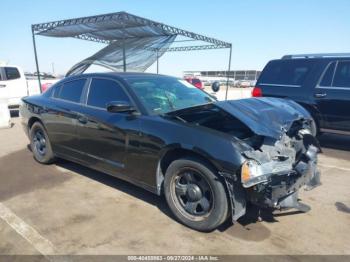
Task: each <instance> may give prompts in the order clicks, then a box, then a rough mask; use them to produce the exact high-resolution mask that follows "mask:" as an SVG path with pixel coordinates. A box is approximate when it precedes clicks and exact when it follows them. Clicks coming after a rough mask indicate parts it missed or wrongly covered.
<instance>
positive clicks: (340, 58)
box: [271, 56, 350, 61]
mask: <svg viewBox="0 0 350 262" xmlns="http://www.w3.org/2000/svg"><path fill="white" fill-rule="evenodd" d="M335 60H350V56H334V57H282V58H280V59H273V60H271V61H335Z"/></svg>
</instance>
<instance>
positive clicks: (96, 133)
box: [77, 78, 139, 180]
mask: <svg viewBox="0 0 350 262" xmlns="http://www.w3.org/2000/svg"><path fill="white" fill-rule="evenodd" d="M111 101H125V102H128V103H131V100H130V98H129V96H128V95H127V94H126V92H125V90H124V89H123V87H122V86H121V85H120V84H119V82H117V81H115V80H112V79H107V78H93V79H91V84H90V87H89V91H88V96H87V99H86V102H85V104H86V105H85V106H82V107H81V109H80V115H79V118H78V122H77V133H78V136H79V150H81V151H82V152H83V153H84V154H85V161H86V164H87V165H89V166H91V167H93V168H95V169H99V170H102V171H104V172H107V173H109V174H111V175H114V176H125V179H127V180H129V179H130V178H128V177H127V176H126V175H127V173H128V171H127V163H126V162H127V155H128V153H129V152H128V150H129V149H130V148H131V147H132V146H133V144H134V138H135V137H137V130H138V127H139V119H138V117H137V116H133V115H130V114H128V113H111V112H108V111H107V109H106V105H107V103H109V102H111Z"/></svg>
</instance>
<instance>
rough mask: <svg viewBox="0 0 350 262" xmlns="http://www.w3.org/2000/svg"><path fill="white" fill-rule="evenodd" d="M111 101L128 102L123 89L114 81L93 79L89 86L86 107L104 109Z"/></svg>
mask: <svg viewBox="0 0 350 262" xmlns="http://www.w3.org/2000/svg"><path fill="white" fill-rule="evenodd" d="M112 101H125V102H130V99H129V97H128V96H127V95H126V93H125V92H124V90H123V88H122V87H121V86H120V85H119V84H118V83H117V82H115V81H113V80H109V79H99V78H93V79H92V81H91V84H90V89H89V95H88V100H87V105H89V106H94V107H99V108H104V109H105V108H106V105H107V103H109V102H112Z"/></svg>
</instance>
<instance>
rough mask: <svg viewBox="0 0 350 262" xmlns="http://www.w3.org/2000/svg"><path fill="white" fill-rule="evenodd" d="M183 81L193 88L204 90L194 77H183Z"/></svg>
mask: <svg viewBox="0 0 350 262" xmlns="http://www.w3.org/2000/svg"><path fill="white" fill-rule="evenodd" d="M185 80H186V81H187V82H189V83H190V84H192V85H194V86H195V87H197V88H199V89H202V90H203V89H204V86H203V83H202V81H201V80H200V79H198V78H195V77H185Z"/></svg>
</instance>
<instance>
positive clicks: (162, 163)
mask: <svg viewBox="0 0 350 262" xmlns="http://www.w3.org/2000/svg"><path fill="white" fill-rule="evenodd" d="M184 157H187V158H189V157H190V158H195V159H198V160H200V161H202V162H204V163H206V164H207V165H209V166H210V167H211V168H212V169H213V170H215V172H216V173H217V175H218V177H220V175H219V168H218V166H217V165H216V164H215V163H214V161H212V160H210V158H209V157H208V156H207V155H206V154H205V153H200V152H197V151H194V150H192V149H188V148H183V147H176V148H168V149H166V150H164V151H163V153H162V154H161V157H160V159H159V161H158V167H157V174H156V182H157V194H158V195H161V194H163V181H164V176H165V172H166V170H167V169H168V167H169V165H170V164H171V163H172V162H173V161H174V160H177V159H180V158H184Z"/></svg>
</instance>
